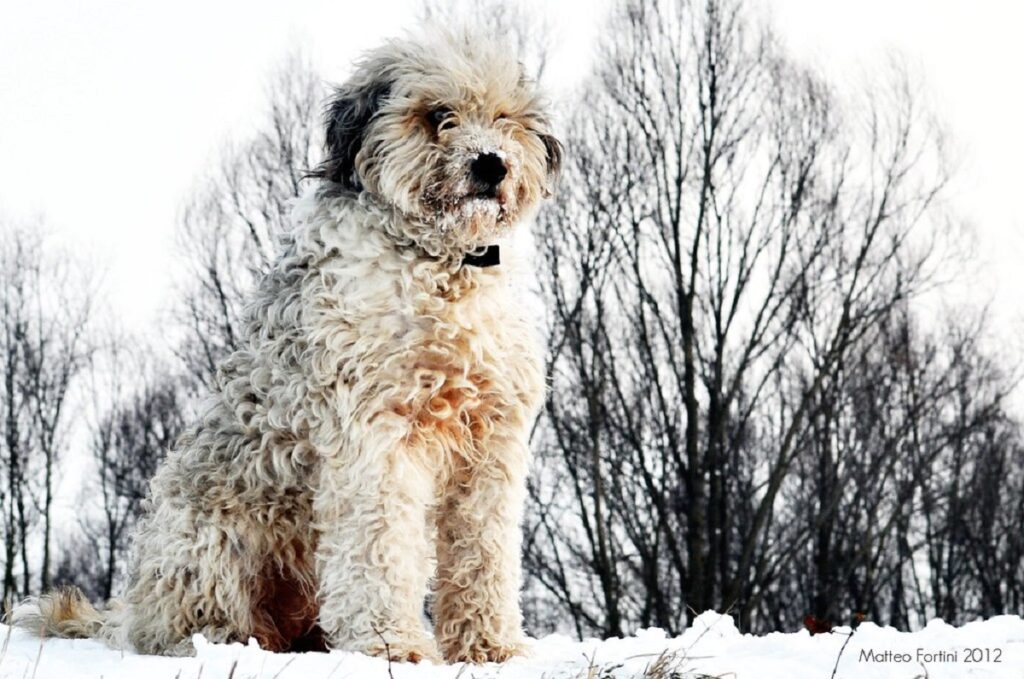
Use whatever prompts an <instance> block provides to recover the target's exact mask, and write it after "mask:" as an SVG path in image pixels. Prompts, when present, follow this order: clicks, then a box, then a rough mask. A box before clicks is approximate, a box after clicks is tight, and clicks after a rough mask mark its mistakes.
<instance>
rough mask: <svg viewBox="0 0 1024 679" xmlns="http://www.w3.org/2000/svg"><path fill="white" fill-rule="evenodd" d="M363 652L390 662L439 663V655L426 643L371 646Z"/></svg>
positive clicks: (396, 643) (431, 645)
mask: <svg viewBox="0 0 1024 679" xmlns="http://www.w3.org/2000/svg"><path fill="white" fill-rule="evenodd" d="M363 652H364V653H366V654H367V655H372V656H376V657H378V658H385V659H390V661H391V662H408V663H419V662H422V661H424V660H426V661H428V662H432V663H438V664H439V663H440V662H441V655H440V654H439V653H438V652H437V649H436V648H434V646H433V644H431V643H430V642H428V641H423V642H419V643H417V642H395V643H388V644H387V645H386V646H385V645H384V644H373V645H372V646H370V647H369V648H367V649H365V650H364V651H363Z"/></svg>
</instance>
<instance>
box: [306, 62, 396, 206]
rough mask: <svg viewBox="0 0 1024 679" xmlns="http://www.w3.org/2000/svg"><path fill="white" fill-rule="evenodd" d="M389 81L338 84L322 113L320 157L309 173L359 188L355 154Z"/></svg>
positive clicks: (388, 87)
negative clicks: (322, 132) (322, 159)
mask: <svg viewBox="0 0 1024 679" xmlns="http://www.w3.org/2000/svg"><path fill="white" fill-rule="evenodd" d="M390 89H391V83H390V82H389V81H387V80H383V79H378V80H369V81H368V82H364V83H355V84H351V83H350V84H347V85H343V86H342V87H339V88H338V89H337V90H336V91H335V93H334V96H333V97H332V98H331V100H330V102H328V104H327V111H326V113H325V115H324V124H325V127H326V130H325V134H324V161H323V162H322V163H321V164H320V166H319V167H318V168H317V169H316V171H314V172H312V173H311V174H312V176H314V177H320V178H321V179H327V180H329V181H332V182H335V183H337V184H340V185H342V186H343V187H344V188H346V189H349V190H352V191H359V190H361V189H362V184H361V182H360V181H359V174H358V172H357V170H356V155H357V154H358V153H359V149H360V148H362V145H363V137H364V135H365V131H366V126H367V125H369V123H370V121H371V120H373V117H374V116H375V115H376V114H377V111H378V110H379V109H380V105H381V102H383V100H384V99H386V98H387V96H388V93H389V91H390Z"/></svg>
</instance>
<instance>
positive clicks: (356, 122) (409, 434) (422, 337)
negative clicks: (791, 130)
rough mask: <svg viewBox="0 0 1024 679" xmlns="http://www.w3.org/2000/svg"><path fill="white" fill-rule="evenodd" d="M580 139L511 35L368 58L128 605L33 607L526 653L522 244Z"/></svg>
mask: <svg viewBox="0 0 1024 679" xmlns="http://www.w3.org/2000/svg"><path fill="white" fill-rule="evenodd" d="M560 155H561V147H560V145H559V143H558V142H557V141H556V140H555V138H554V137H553V136H552V133H551V131H550V129H549V122H548V118H547V116H546V114H545V112H544V107H543V104H542V102H541V100H540V99H539V97H538V94H537V92H536V90H535V88H534V85H533V83H532V82H531V81H530V79H529V78H527V77H526V76H525V75H524V73H523V69H522V67H521V66H520V65H519V64H518V63H517V62H516V60H515V59H514V58H511V57H510V50H508V49H506V48H505V47H504V46H503V45H501V44H500V43H496V42H495V41H492V40H478V39H472V38H467V37H465V36H463V35H449V34H444V35H441V34H435V35H433V36H432V37H430V38H427V39H422V40H396V41H392V42H389V43H387V44H386V45H384V46H383V47H381V48H379V49H377V50H375V51H372V52H370V53H369V54H368V55H367V56H366V57H365V59H364V60H363V61H362V62H360V63H359V65H358V67H357V69H356V71H355V74H354V75H353V77H352V78H351V79H350V80H349V81H348V82H347V83H346V84H345V85H344V86H342V87H341V88H340V89H339V90H337V92H336V93H335V95H334V98H333V100H332V102H331V103H330V106H329V110H328V114H327V128H326V158H327V159H326V161H325V162H324V163H323V165H322V166H321V167H320V168H319V169H318V170H317V171H316V172H315V176H316V177H317V178H318V186H317V187H316V189H315V190H313V191H310V192H309V193H308V195H306V196H305V197H304V198H302V199H300V201H299V202H298V203H297V204H296V206H295V208H294V214H293V226H292V229H291V231H290V232H289V233H287V234H285V236H284V239H285V242H284V244H283V248H282V252H283V255H282V257H281V258H280V260H279V261H278V262H277V264H276V266H275V267H274V268H273V270H272V272H271V273H270V274H269V275H268V276H267V277H266V278H265V279H264V280H263V281H262V282H261V284H260V285H259V286H258V289H257V290H256V291H255V293H254V297H253V299H252V301H251V304H250V305H249V306H248V308H247V314H246V318H247V324H246V328H245V340H244V342H243V343H242V347H241V348H240V349H239V350H238V351H236V352H235V353H233V354H232V355H231V356H230V357H229V358H228V359H227V360H226V361H225V362H224V363H223V365H221V366H220V370H219V373H218V376H217V384H216V389H215V390H214V391H213V393H212V394H211V395H210V397H209V398H208V399H207V400H206V401H205V402H204V403H203V405H202V408H201V415H200V417H199V418H198V420H197V421H196V422H195V423H193V424H192V426H191V427H189V428H188V429H187V430H186V432H185V433H184V434H183V435H182V437H181V438H180V440H179V441H178V442H177V444H176V446H175V448H174V450H172V451H171V452H170V454H169V455H168V458H167V460H166V462H165V463H164V464H163V465H162V467H161V468H160V469H159V471H158V472H157V474H156V476H155V478H154V479H153V482H152V489H151V494H152V497H151V499H150V502H149V506H148V511H147V513H146V515H145V517H144V519H143V520H142V522H141V524H140V526H139V529H138V532H137V534H136V535H135V538H134V547H133V559H132V566H131V571H130V582H129V586H128V590H127V592H126V594H125V596H124V597H123V599H120V600H117V601H115V602H112V603H111V605H110V606H109V607H106V608H105V609H104V610H102V611H100V610H97V609H95V608H93V607H92V606H91V605H90V604H89V603H88V602H87V601H85V599H84V598H83V597H82V596H81V595H80V594H79V593H78V592H77V591H75V590H63V591H58V592H54V593H52V594H49V595H45V596H43V597H39V598H37V599H33V600H29V601H27V602H25V603H24V604H22V605H20V606H19V607H17V608H16V609H15V610H14V611H13V615H12V619H13V621H14V622H15V623H16V624H18V625H21V626H23V627H26V628H29V629H33V630H36V631H41V632H43V633H45V634H51V635H59V636H72V637H75V636H77V637H98V638H102V639H105V640H107V641H108V643H111V644H113V645H116V646H120V647H126V648H135V649H136V650H138V651H140V652H144V653H163V654H184V653H190V652H191V651H192V648H191V636H192V635H193V634H194V633H201V634H203V635H205V636H206V637H207V638H208V639H210V640H213V641H220V642H224V641H242V642H245V641H246V640H247V639H248V638H249V637H255V638H256V639H257V640H258V641H259V643H260V644H261V645H262V646H263V647H264V648H269V649H274V650H288V649H299V648H307V647H316V646H323V645H326V646H329V647H332V648H341V649H349V650H357V651H363V652H366V653H371V654H383V653H384V652H385V646H386V647H387V649H388V650H389V651H390V654H391V656H392V657H393V658H395V659H402V660H410V661H416V660H419V659H422V658H430V659H434V658H438V657H443V658H445V659H447V660H449V661H471V662H486V661H502V660H505V659H506V658H508V657H510V656H512V655H514V654H516V653H519V652H520V651H521V650H522V649H523V634H522V630H521V615H520V609H519V588H520V579H521V578H520V563H519V561H520V553H519V552H520V518H521V512H522V504H523V499H524V494H525V476H526V473H527V465H528V461H529V457H530V455H529V450H528V448H527V435H528V431H529V427H530V425H531V422H532V420H533V419H534V417H535V415H536V412H537V409H538V407H539V404H540V402H541V398H542V393H543V375H542V364H541V360H540V356H541V353H540V350H539V346H538V342H537V338H536V335H535V332H534V331H533V329H532V328H531V327H530V324H529V323H528V321H527V320H526V314H525V313H523V312H522V311H521V310H520V307H519V304H520V302H521V299H522V298H523V295H522V293H521V292H519V291H517V290H516V288H515V284H514V283H515V281H516V280H517V276H516V275H515V273H514V270H515V267H516V260H515V257H514V256H510V253H509V252H508V242H507V241H508V240H509V239H508V236H509V235H510V234H511V232H512V231H513V229H514V227H516V226H517V225H518V224H521V223H522V222H524V220H527V219H528V218H529V217H530V215H531V214H532V213H533V211H534V210H535V209H536V207H537V206H538V203H539V202H540V201H541V200H542V199H543V198H544V197H546V196H548V195H549V194H550V190H551V184H552V181H553V179H554V175H555V173H556V172H557V169H558V165H559V160H560ZM499 243H501V244H502V246H503V247H505V250H502V251H501V257H497V256H495V253H496V252H497V250H496V248H497V246H498V244H499ZM499 259H500V260H501V261H500V262H498V261H496V260H499ZM491 264H494V265H493V266H489V265H491ZM431 582H432V583H433V587H434V594H435V596H434V610H433V619H434V634H433V636H431V635H430V634H429V633H428V632H427V631H426V630H425V629H424V626H423V624H422V616H421V611H422V607H423V602H424V596H425V594H426V592H427V589H428V586H429V585H430V583H431Z"/></svg>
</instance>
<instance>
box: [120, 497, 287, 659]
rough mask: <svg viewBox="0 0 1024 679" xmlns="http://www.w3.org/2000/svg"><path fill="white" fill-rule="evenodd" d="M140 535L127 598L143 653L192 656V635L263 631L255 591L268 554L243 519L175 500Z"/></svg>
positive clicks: (231, 636) (218, 637) (128, 617)
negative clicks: (176, 504) (174, 504)
mask: <svg viewBox="0 0 1024 679" xmlns="http://www.w3.org/2000/svg"><path fill="white" fill-rule="evenodd" d="M158 513H159V514H158V516H154V517H148V520H147V521H145V523H144V525H142V526H141V527H140V530H139V532H138V533H137V535H136V545H135V547H136V555H135V563H134V568H133V572H132V577H131V582H130V584H129V588H128V591H127V594H126V596H125V605H126V609H127V610H126V611H125V622H124V626H125V630H124V631H125V635H126V637H127V641H128V642H129V643H131V645H132V646H134V647H135V648H136V649H137V650H138V651H140V652H142V653H156V654H163V655H191V654H192V653H193V652H194V651H193V649H192V644H191V638H192V635H193V634H202V635H203V636H204V637H206V639H207V640H209V641H213V642H232V641H239V642H242V643H245V642H246V641H247V640H248V639H249V637H250V636H252V637H256V639H257V640H258V641H259V642H260V643H261V645H264V646H269V647H274V646H275V642H276V641H277V640H276V639H274V638H272V635H270V636H267V635H261V626H260V625H259V622H260V619H259V609H258V605H257V592H258V588H259V578H260V576H261V572H262V571H263V570H264V561H265V559H264V557H263V556H262V555H261V553H260V552H261V551H262V550H259V551H257V549H254V547H256V546H257V545H255V544H254V539H253V538H252V537H251V536H250V535H248V531H247V530H246V529H245V526H244V524H242V523H241V522H237V521H236V522H232V521H227V520H226V519H225V518H224V517H217V518H216V519H214V518H213V517H204V516H202V515H197V514H196V513H195V512H194V511H192V510H187V509H184V508H175V507H172V506H171V505H170V504H165V505H162V506H161V507H160V508H159V509H158Z"/></svg>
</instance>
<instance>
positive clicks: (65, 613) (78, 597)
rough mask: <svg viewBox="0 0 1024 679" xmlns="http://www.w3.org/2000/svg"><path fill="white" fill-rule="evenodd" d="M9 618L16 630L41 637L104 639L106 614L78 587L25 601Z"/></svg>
mask: <svg viewBox="0 0 1024 679" xmlns="http://www.w3.org/2000/svg"><path fill="white" fill-rule="evenodd" d="M7 618H8V621H9V622H10V624H11V625H13V626H14V627H20V628H22V629H25V630H28V631H29V632H32V633H33V634H38V635H39V636H41V637H63V638H66V639H92V638H94V637H98V636H101V632H102V631H103V626H104V623H105V622H106V613H105V612H103V611H99V610H97V609H96V607H94V606H93V605H92V604H91V603H89V600H88V599H87V598H86V597H85V595H84V594H82V590H80V589H78V588H77V587H59V588H57V589H55V590H54V591H52V592H50V593H49V594H43V595H42V596H38V597H29V598H28V599H25V600H24V601H22V602H21V603H20V604H18V605H16V606H15V607H14V608H13V609H12V610H11V612H10V613H9V614H8V616H7ZM103 636H105V635H103Z"/></svg>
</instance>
